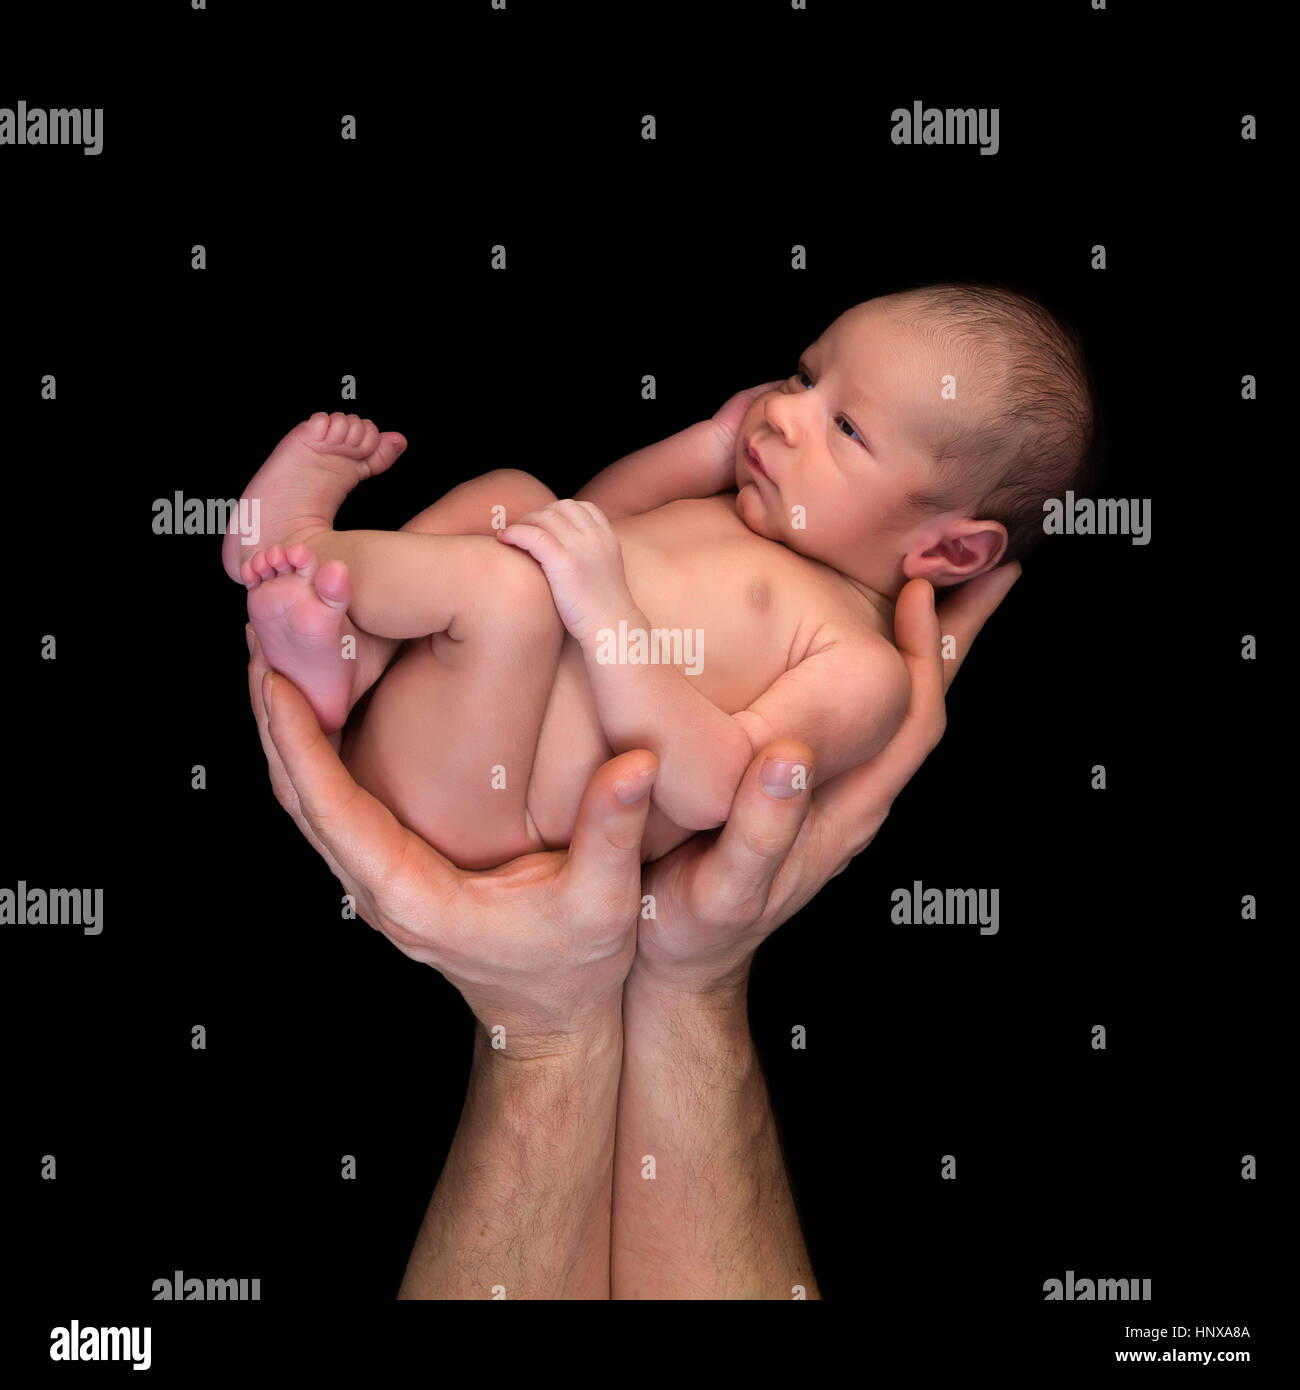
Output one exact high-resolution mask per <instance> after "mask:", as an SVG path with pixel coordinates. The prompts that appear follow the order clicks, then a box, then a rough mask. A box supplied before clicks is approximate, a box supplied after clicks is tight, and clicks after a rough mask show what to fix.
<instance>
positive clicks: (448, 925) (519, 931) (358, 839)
mask: <svg viewBox="0 0 1300 1390" xmlns="http://www.w3.org/2000/svg"><path fill="white" fill-rule="evenodd" d="M249 636H250V638H251V637H252V630H251V628H250V629H249ZM248 682H249V697H250V699H251V701H252V705H253V713H254V716H255V717H256V719H257V728H258V733H259V734H260V735H261V739H262V748H263V751H264V752H265V754H266V760H267V766H268V770H269V772H270V778H271V786H272V788H273V789H274V791H275V795H276V798H277V799H278V800H279V802H280V804H281V805H282V806H283V807H284V809H285V810H286V811H288V813H289V814H290V816H292V817H293V820H294V822H295V824H296V825H297V826H298V829H299V830H301V831H302V833H303V834H304V835H305V836H306V837H307V839H308V841H309V842H310V843H311V844H312V846H313V847H314V848H315V849H316V851H317V852H318V853H319V854H320V856H321V858H323V859H324V860H325V862H326V863H327V864H328V865H329V867H330V870H331V872H332V873H334V874H335V876H336V877H337V878H338V879H339V881H340V882H341V883H342V885H343V889H344V892H346V893H349V894H351V895H352V897H353V899H354V900H355V902H356V910H357V915H358V916H359V917H361V918H362V920H364V921H366V922H368V923H369V924H370V925H371V926H372V927H374V928H376V929H377V930H378V931H381V932H383V934H384V935H385V936H386V937H388V939H389V940H390V941H391V942H392V943H393V944H394V945H395V946H397V947H398V949H399V950H401V951H404V952H405V953H406V954H407V955H408V956H410V957H411V958H412V959H414V960H418V961H422V962H424V963H425V964H427V965H432V966H433V967H434V968H435V969H436V970H438V971H440V972H441V973H442V974H443V975H445V976H446V977H447V979H448V980H449V981H450V982H451V983H452V984H453V985H454V986H455V987H456V988H457V989H458V990H460V992H461V993H462V994H463V995H464V996H465V999H466V1002H467V1003H468V1004H469V1006H470V1009H471V1010H472V1011H473V1013H474V1015H475V1017H477V1018H478V1019H479V1021H480V1022H481V1023H483V1024H484V1025H485V1026H486V1027H488V1028H491V1027H493V1026H495V1025H497V1024H502V1025H504V1026H505V1029H506V1049H507V1050H508V1051H510V1052H513V1053H515V1054H516V1055H531V1056H542V1055H552V1054H554V1053H556V1052H562V1051H565V1050H566V1049H567V1047H568V1045H569V1044H570V1043H571V1042H572V1041H573V1040H574V1039H576V1038H577V1037H578V1036H579V1035H580V1034H581V1033H582V1031H583V1029H584V1028H585V1027H586V1026H587V1025H588V1024H589V1023H590V1022H591V1021H592V1020H594V1019H596V1018H597V1017H598V1016H599V1015H600V1014H601V1012H602V1011H603V1010H606V1009H608V1008H609V1007H610V1006H611V1002H612V1004H613V1005H614V1006H615V1007H616V1006H617V999H618V995H619V991H620V990H621V988H622V984H623V980H624V977H625V976H626V975H627V972H628V969H629V967H630V965H631V962H632V958H633V955H634V953H635V949H636V922H637V912H638V909H639V907H640V894H641V836H642V832H643V831H644V829H645V821H646V814H647V811H648V808H649V805H650V796H649V792H650V788H651V787H652V786H653V783H654V774H655V773H656V772H657V770H658V763H657V761H656V759H655V757H654V754H653V753H650V752H648V751H645V750H637V751H632V752H628V753H623V754H621V755H620V756H619V757H616V758H613V759H611V760H610V761H609V762H607V763H605V764H604V765H603V766H602V767H600V768H599V769H597V771H596V773H595V775H594V776H593V777H592V779H591V781H590V783H589V784H588V786H587V790H586V793H585V794H584V796H583V799H582V805H581V807H580V809H579V812H578V820H577V825H576V826H575V829H574V833H573V839H572V842H571V843H570V845H569V848H568V850H567V851H561V850H557V851H548V852H544V853H539V854H528V855H524V856H522V857H521V858H519V859H515V860H512V861H511V862H510V863H508V864H503V865H501V866H500V867H499V868H495V869H488V870H484V871H481V872H471V871H468V870H464V869H461V868H458V867H457V866H456V865H455V864H453V863H452V862H451V861H450V860H448V859H446V858H444V857H443V856H442V855H441V854H439V853H438V852H437V850H435V849H433V848H432V846H430V845H429V844H428V843H427V841H425V840H423V839H421V838H420V837H419V836H418V835H416V834H415V833H414V832H413V831H411V830H408V829H407V828H406V827H405V826H404V825H402V824H401V823H400V822H399V821H398V820H397V818H396V817H395V816H394V815H393V814H392V812H391V811H390V810H389V809H388V808H387V807H386V806H384V805H383V804H382V803H381V802H379V801H377V800H376V799H375V798H374V797H373V796H371V795H370V793H369V792H367V791H365V790H364V789H363V788H362V787H360V786H358V785H357V783H356V782H355V781H353V779H352V776H351V774H350V773H349V772H348V770H347V769H346V768H345V767H344V765H343V763H342V762H341V761H340V759H339V755H338V751H337V750H338V747H339V738H338V736H337V735H334V736H332V737H328V738H327V737H326V735H325V734H323V733H322V732H321V728H320V724H319V723H318V722H317V719H316V716H315V715H314V714H313V712H312V709H311V706H310V705H309V704H308V703H307V700H306V698H305V697H304V696H303V694H302V693H301V691H299V690H298V689H297V687H296V686H295V685H293V683H292V682H291V681H289V680H288V678H287V677H285V676H282V675H278V674H277V675H274V676H273V675H271V673H270V672H269V671H268V668H267V665H266V661H265V658H264V656H263V654H262V651H261V647H260V645H257V644H254V645H253V648H252V659H251V661H250V663H249V667H248ZM637 792H639V793H640V796H639V799H638V800H636V801H633V802H631V803H630V804H625V803H624V801H622V800H621V799H620V793H622V794H623V795H625V796H626V795H631V794H633V793H637Z"/></svg>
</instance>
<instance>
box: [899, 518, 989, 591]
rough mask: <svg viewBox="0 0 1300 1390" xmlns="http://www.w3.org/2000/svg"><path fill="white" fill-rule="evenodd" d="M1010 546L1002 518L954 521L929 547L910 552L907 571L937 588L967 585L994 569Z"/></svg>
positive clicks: (905, 565) (905, 566)
mask: <svg viewBox="0 0 1300 1390" xmlns="http://www.w3.org/2000/svg"><path fill="white" fill-rule="evenodd" d="M1006 548H1007V528H1006V527H1005V526H1003V524H1002V523H1001V522H1000V521H969V520H967V521H954V522H951V523H950V524H948V525H947V526H945V528H944V533H943V537H942V538H941V539H940V540H939V541H938V542H936V543H935V544H934V545H932V546H931V547H930V549H929V550H926V551H924V552H922V553H921V554H919V555H916V554H913V555H909V556H908V557H907V559H906V560H905V561H904V564H903V572H904V573H905V574H906V575H907V577H908V578H909V579H917V578H921V579H928V580H929V581H930V583H931V584H933V585H935V586H936V587H942V586H946V585H950V584H963V583H965V581H966V580H968V579H974V578H975V576H976V575H977V574H985V573H987V572H988V571H989V570H991V569H993V568H994V567H995V566H996V565H997V563H998V561H999V560H1000V559H1001V558H1002V555H1003V554H1004V552H1005V551H1006Z"/></svg>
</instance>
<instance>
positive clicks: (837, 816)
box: [633, 564, 1020, 993]
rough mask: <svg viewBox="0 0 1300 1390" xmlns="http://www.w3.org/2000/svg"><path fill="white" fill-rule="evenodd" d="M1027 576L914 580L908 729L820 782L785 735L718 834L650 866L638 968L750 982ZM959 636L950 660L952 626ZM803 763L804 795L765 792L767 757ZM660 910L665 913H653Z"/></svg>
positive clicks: (653, 975)
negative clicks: (938, 583)
mask: <svg viewBox="0 0 1300 1390" xmlns="http://www.w3.org/2000/svg"><path fill="white" fill-rule="evenodd" d="M1019 577H1020V566H1019V564H1011V565H1005V566H1001V567H999V568H998V569H995V570H992V571H990V572H989V573H988V574H985V575H981V576H980V577H979V578H978V579H972V580H970V581H968V582H967V583H965V584H963V585H961V586H960V587H958V588H957V589H955V590H953V591H951V592H950V593H949V594H947V595H946V596H945V598H944V599H943V601H942V603H941V604H940V605H939V608H938V612H937V613H936V611H935V606H934V600H933V593H934V591H933V589H932V588H931V586H930V585H929V583H927V581H925V580H924V579H913V580H912V581H911V582H910V583H908V584H907V585H905V586H904V588H903V590H902V592H901V593H900V594H899V596H898V602H897V605H896V607H895V613H894V627H895V635H896V638H897V643H898V647H899V650H900V651H901V652H902V654H903V657H904V659H905V660H906V662H907V668H908V673H909V675H910V678H911V691H912V693H911V703H910V705H909V708H908V711H907V714H906V715H905V717H904V719H903V722H902V724H901V725H900V727H899V729H898V732H897V733H896V734H895V735H894V737H893V739H892V740H891V741H890V742H889V743H888V744H887V745H886V747H885V748H883V749H882V750H881V751H880V752H879V753H878V754H877V755H876V756H875V757H874V758H872V759H871V761H870V762H868V763H864V764H863V765H862V766H861V767H856V768H852V769H850V770H849V771H847V772H842V773H840V774H839V775H838V776H837V777H833V778H832V779H831V780H830V781H828V782H827V783H826V784H825V785H824V786H817V785H816V769H815V768H814V767H813V758H812V750H811V749H810V748H809V747H808V746H807V745H806V744H803V743H800V742H798V741H797V740H793V739H780V740H777V741H776V742H775V743H771V744H769V745H768V746H767V747H766V748H764V749H763V750H761V752H760V753H759V755H758V756H757V757H756V758H755V759H754V761H753V762H752V763H751V764H750V766H749V769H748V771H747V772H746V773H745V776H744V777H743V778H742V780H741V783H740V786H739V787H738V788H737V790H736V796H735V799H734V801H733V802H732V806H731V813H730V815H729V817H728V819H727V822H726V824H725V825H723V826H722V827H721V829H719V830H717V831H710V832H707V833H702V834H699V835H696V836H694V837H693V838H691V839H690V840H687V841H686V842H685V844H683V845H680V846H679V847H678V848H677V849H675V850H673V851H672V852H671V853H670V854H667V855H665V856H664V857H663V858H662V859H659V860H656V861H654V862H653V863H651V864H647V865H646V866H645V868H644V872H643V888H644V892H645V893H647V894H649V895H651V897H652V899H653V907H652V908H649V907H648V908H647V909H645V910H643V913H642V920H641V923H640V931H639V939H638V945H637V955H636V961H635V964H634V967H633V970H634V973H635V974H636V975H638V976H645V977H648V978H650V979H653V980H654V981H656V982H657V983H659V984H661V985H666V986H670V987H674V988H679V989H685V990H689V991H691V992H699V993H708V992H712V991H714V990H725V989H734V988H740V987H743V984H744V981H745V979H746V978H747V976H748V972H749V965H750V961H751V960H752V958H753V954H754V952H755V951H756V950H757V949H758V946H759V944H760V943H761V942H762V941H763V939H764V938H765V937H767V936H769V935H770V934H771V933H772V932H774V931H775V930H776V928H777V927H779V926H780V925H781V923H783V922H785V921H787V920H788V919H789V918H790V917H793V916H794V914H795V913H796V912H798V911H799V909H800V908H801V907H803V906H804V904H805V903H807V902H808V901H809V900H810V899H811V898H812V897H813V896H814V895H815V894H816V893H817V892H818V891H819V890H820V889H821V888H822V887H823V885H825V884H826V883H827V881H828V880H830V879H832V878H834V877H835V876H836V875H838V874H841V873H843V872H844V870H845V869H846V868H848V866H849V863H850V861H851V860H852V859H853V858H854V857H855V856H856V855H858V854H860V853H861V852H862V851H863V850H864V849H865V848H866V847H867V846H868V845H869V844H870V843H871V841H872V840H873V839H874V838H875V835H876V832H877V831H878V830H879V829H880V827H881V826H882V825H883V824H884V821H885V818H886V817H887V816H888V815H889V811H890V807H891V806H892V805H893V803H894V800H895V798H896V797H897V796H898V794H899V792H901V791H902V790H903V788H904V787H905V786H906V785H907V783H908V782H909V781H910V780H911V778H912V777H913V775H914V774H915V773H916V771H917V769H918V768H919V767H920V766H921V764H922V763H923V762H924V761H925V760H926V758H927V757H928V756H929V754H930V753H931V752H932V751H933V749H934V747H935V745H936V744H938V742H939V740H940V739H941V738H942V737H943V733H944V729H945V727H946V723H947V716H946V713H945V710H944V694H945V692H946V691H947V689H948V686H949V685H950V684H951V683H952V680H953V677H954V676H955V675H956V674H957V672H958V670H959V669H960V667H961V664H962V662H963V661H964V660H965V659H966V656H967V654H968V653H969V651H970V648H971V644H972V643H973V642H974V640H975V637H976V636H977V635H978V633H979V631H980V629H981V628H982V627H983V626H984V624H985V622H986V621H987V620H988V618H989V616H990V614H992V613H993V611H994V610H995V609H996V608H997V606H998V605H999V604H1000V603H1001V602H1002V600H1003V599H1004V598H1005V597H1006V595H1007V592H1008V591H1009V590H1010V588H1011V586H1012V585H1013V584H1014V583H1015V582H1016V580H1017V579H1018V578H1019ZM941 632H942V633H945V634H951V635H952V636H953V637H954V638H955V639H956V651H957V655H956V656H955V657H954V658H952V659H949V660H946V661H945V660H944V658H943V657H942V656H941V654H940V634H941ZM768 757H774V758H777V759H782V760H793V761H796V762H802V763H803V764H804V765H805V766H806V767H807V768H809V770H810V775H809V777H808V782H807V785H808V786H810V787H812V788H813V790H812V793H811V796H810V795H809V793H808V792H807V791H803V792H801V793H799V794H797V795H795V796H793V797H788V798H785V799H779V798H776V797H773V796H770V795H768V793H767V792H765V791H764V790H763V786H762V781H761V770H762V765H763V761H764V759H765V758H768ZM652 914H653V915H652Z"/></svg>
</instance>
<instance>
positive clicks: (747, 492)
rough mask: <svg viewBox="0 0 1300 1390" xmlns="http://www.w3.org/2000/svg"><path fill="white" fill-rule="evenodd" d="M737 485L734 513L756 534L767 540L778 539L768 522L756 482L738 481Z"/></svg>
mask: <svg viewBox="0 0 1300 1390" xmlns="http://www.w3.org/2000/svg"><path fill="white" fill-rule="evenodd" d="M738 487H739V491H738V492H737V493H736V515H737V516H738V517H739V518H740V519H741V521H743V522H744V523H745V525H746V526H748V527H749V529H750V530H751V531H752V532H753V533H754V534H755V535H756V536H762V537H764V539H766V540H769V541H776V540H780V539H781V537H780V536H777V535H773V533H772V528H771V526H770V525H769V523H768V519H767V509H766V508H765V507H764V506H763V500H762V498H761V497H760V496H759V491H758V484H757V483H751V482H743V483H740V482H738Z"/></svg>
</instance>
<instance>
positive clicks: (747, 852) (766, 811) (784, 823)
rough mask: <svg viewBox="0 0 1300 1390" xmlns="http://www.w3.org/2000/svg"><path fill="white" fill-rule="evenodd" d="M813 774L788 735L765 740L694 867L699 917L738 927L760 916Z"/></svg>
mask: <svg viewBox="0 0 1300 1390" xmlns="http://www.w3.org/2000/svg"><path fill="white" fill-rule="evenodd" d="M814 772H815V767H814V763H813V753H812V749H811V748H809V747H808V745H807V744H806V743H801V742H799V740H798V739H792V738H783V739H777V740H776V741H775V742H773V743H769V744H768V745H767V747H765V748H763V749H762V750H761V751H760V752H759V754H758V756H757V757H756V758H755V759H754V760H753V762H751V763H750V765H749V768H748V769H747V770H746V772H745V775H744V776H743V777H742V778H741V779H740V785H739V786H738V787H737V788H736V795H735V797H734V799H733V800H732V803H731V812H730V814H729V815H728V816H727V821H726V824H725V825H724V826H723V827H722V829H721V830H720V831H719V832H718V838H717V839H716V840H715V841H714V843H713V844H712V845H711V846H710V847H709V848H708V849H707V850H705V851H704V852H703V853H702V854H701V855H700V856H699V857H698V858H697V859H696V860H695V861H694V863H693V865H692V869H693V872H692V874H691V876H690V890H691V895H692V898H693V899H694V902H693V913H694V915H695V916H696V918H697V920H702V921H707V922H714V923H717V924H719V925H729V926H738V925H741V924H745V925H748V924H749V923H752V922H755V921H757V920H758V919H759V918H760V917H761V916H762V915H763V912H764V909H765V908H766V907H767V899H768V895H769V893H770V892H771V890H772V880H773V879H774V878H775V877H776V875H777V872H778V871H779V870H780V868H781V865H782V863H783V862H784V860H785V857H786V855H787V854H789V853H790V849H791V847H792V846H793V845H794V842H795V840H797V839H798V838H799V830H800V828H801V827H802V825H803V822H804V817H805V816H807V814H808V807H809V805H810V803H811V800H812V797H811V789H812V785H813V774H814Z"/></svg>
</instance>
